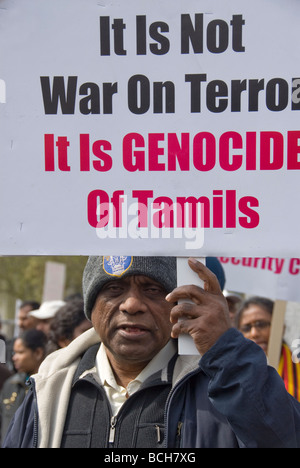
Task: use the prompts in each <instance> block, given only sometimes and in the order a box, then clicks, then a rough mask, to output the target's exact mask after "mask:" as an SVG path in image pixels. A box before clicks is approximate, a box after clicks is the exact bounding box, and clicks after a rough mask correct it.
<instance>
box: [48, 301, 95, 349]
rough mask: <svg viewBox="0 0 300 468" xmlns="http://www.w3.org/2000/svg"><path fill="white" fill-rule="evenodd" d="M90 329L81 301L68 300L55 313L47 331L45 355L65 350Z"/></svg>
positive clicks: (90, 325)
mask: <svg viewBox="0 0 300 468" xmlns="http://www.w3.org/2000/svg"><path fill="white" fill-rule="evenodd" d="M91 327H92V324H91V322H90V321H89V320H87V318H86V316H85V313H84V303H83V299H81V300H80V299H76V300H69V301H68V302H67V303H66V305H64V306H63V307H61V308H60V309H59V311H58V312H57V313H56V315H55V317H54V319H53V320H52V323H51V325H50V331H49V342H48V345H47V354H50V353H52V352H53V351H56V350H57V349H60V348H65V347H66V346H68V345H69V344H70V343H71V341H73V340H74V339H75V338H77V337H78V336H79V335H81V334H82V333H84V332H85V331H86V330H88V329H89V328H91Z"/></svg>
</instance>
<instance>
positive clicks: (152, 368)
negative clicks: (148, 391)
mask: <svg viewBox="0 0 300 468" xmlns="http://www.w3.org/2000/svg"><path fill="white" fill-rule="evenodd" d="M176 352H177V347H176V344H175V343H174V341H173V340H170V341H169V342H168V343H167V344H166V346H165V347H164V348H163V349H161V350H160V351H159V353H158V354H157V355H156V356H155V357H154V358H153V359H152V361H150V362H149V364H148V365H147V366H146V367H145V368H144V369H143V370H142V372H141V373H140V374H139V375H138V376H137V377H136V378H135V379H134V380H132V381H131V382H129V384H128V386H127V388H124V387H122V386H121V385H118V384H117V382H116V379H115V376H114V373H113V371H112V368H111V366H110V363H109V360H108V357H107V355H106V350H105V346H104V345H103V343H102V344H101V346H100V348H99V351H98V353H97V356H96V369H97V373H98V376H99V378H100V381H101V384H102V385H103V387H104V390H105V392H106V395H107V397H108V400H109V402H110V405H111V409H112V413H113V416H116V415H117V414H118V412H119V410H120V409H121V407H122V405H123V404H124V403H125V401H126V400H127V398H128V396H130V395H132V394H133V393H135V392H136V391H137V390H139V388H140V386H141V385H142V384H143V383H144V382H145V380H146V379H147V378H148V377H150V376H151V375H153V374H155V373H156V372H158V371H160V370H162V369H164V368H165V367H166V366H167V365H168V362H169V361H170V360H171V359H172V357H173V356H174V355H175V354H176Z"/></svg>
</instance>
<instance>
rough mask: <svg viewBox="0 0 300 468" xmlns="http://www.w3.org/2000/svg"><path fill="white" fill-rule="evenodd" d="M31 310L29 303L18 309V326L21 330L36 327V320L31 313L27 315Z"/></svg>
mask: <svg viewBox="0 0 300 468" xmlns="http://www.w3.org/2000/svg"><path fill="white" fill-rule="evenodd" d="M31 311H32V307H31V306H29V305H26V306H24V307H21V308H20V309H19V314H18V327H19V329H20V331H21V332H24V331H26V330H31V329H32V328H36V325H37V323H38V320H37V319H36V318H35V317H32V316H31V315H29V312H31Z"/></svg>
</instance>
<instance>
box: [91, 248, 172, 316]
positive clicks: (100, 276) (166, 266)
mask: <svg viewBox="0 0 300 468" xmlns="http://www.w3.org/2000/svg"><path fill="white" fill-rule="evenodd" d="M176 271H177V270H176V258H175V257H126V256H120V257H114V256H111V257H110V256H103V257H89V259H88V261H87V264H86V267H85V270H84V273H83V281H82V287H83V297H84V310H85V315H86V317H87V318H88V319H89V320H90V319H91V313H92V309H93V307H94V304H95V301H96V298H97V296H98V294H99V292H100V290H101V288H102V287H103V285H104V284H105V283H107V282H108V281H113V280H114V279H115V280H118V279H119V278H121V277H122V278H125V277H127V276H134V275H144V276H148V277H149V278H151V279H153V280H155V281H157V282H158V283H160V284H161V285H162V286H163V287H164V288H165V289H166V291H167V293H169V292H171V291H172V290H173V289H174V288H176V286H177V274H176Z"/></svg>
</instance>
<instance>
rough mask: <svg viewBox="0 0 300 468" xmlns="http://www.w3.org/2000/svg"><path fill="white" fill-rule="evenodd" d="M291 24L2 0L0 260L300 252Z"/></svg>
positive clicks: (236, 5) (279, 9)
mask: <svg viewBox="0 0 300 468" xmlns="http://www.w3.org/2000/svg"><path fill="white" fill-rule="evenodd" d="M299 17H300V2H299V1H298V0H252V1H251V2H249V0H231V1H230V2H224V0H202V1H201V2H199V0H189V2H183V1H181V0H180V1H175V2H174V0H152V1H151V2H149V0H127V1H126V2H125V1H123V2H120V1H118V0H102V1H101V2H99V1H97V0H51V1H49V0H26V1H16V0H14V1H12V0H0V165H1V171H0V216H1V225H0V254H6V255H7V254H11V255H19V254H21V255H24V254H35V255H43V254H56V255H60V254H70V255H71V254H72V255H77V254H79V255H88V254H99V252H100V251H101V252H102V253H104V252H111V253H114V254H116V255H123V254H124V252H126V253H130V254H135V255H143V254H144V252H147V255H157V254H159V255H173V256H189V255H191V256H197V255H201V256H216V255H219V256H220V255H231V256H242V255H245V253H246V252H249V253H250V252H251V255H256V256H267V255H270V256H284V257H292V256H296V255H299V256H300V218H299V216H297V212H298V211H297V210H298V206H299V204H300V185H299V171H300V157H299V155H300V127H299V121H300V119H299V116H300V69H299V57H300V41H299ZM278 25H280V27H278ZM199 206H200V207H202V214H201V215H199V214H198V216H197V215H196V211H197V207H199Z"/></svg>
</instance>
